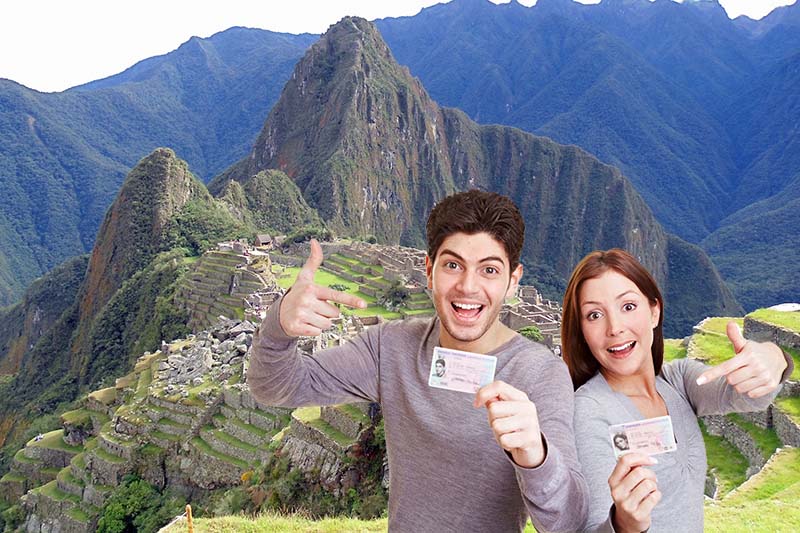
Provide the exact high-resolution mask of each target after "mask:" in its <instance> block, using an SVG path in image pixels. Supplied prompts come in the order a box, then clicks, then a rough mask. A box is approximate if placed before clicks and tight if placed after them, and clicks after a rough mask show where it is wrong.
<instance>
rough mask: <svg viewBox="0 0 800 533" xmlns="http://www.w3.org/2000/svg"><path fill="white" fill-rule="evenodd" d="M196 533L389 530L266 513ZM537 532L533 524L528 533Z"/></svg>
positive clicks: (223, 520)
mask: <svg viewBox="0 0 800 533" xmlns="http://www.w3.org/2000/svg"><path fill="white" fill-rule="evenodd" d="M193 524H194V530H195V531H196V532H197V533H234V532H235V533H268V532H269V533H386V530H387V529H388V527H389V523H388V520H387V519H386V518H378V519H375V520H358V519H356V518H344V517H332V518H323V519H320V520H313V519H311V518H307V517H305V516H301V515H282V514H278V513H273V512H267V513H264V514H262V515H260V516H258V517H256V518H249V517H246V516H222V517H218V518H197V519H194V520H193ZM163 531H164V532H165V533H183V532H184V531H186V520H180V521H178V522H176V523H175V524H172V525H171V526H169V527H168V528H165V529H164V530H163ZM534 531H535V530H534V529H533V526H531V523H530V520H529V521H528V524H527V526H526V527H525V533H532V532H534Z"/></svg>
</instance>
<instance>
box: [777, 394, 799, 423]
mask: <svg viewBox="0 0 800 533" xmlns="http://www.w3.org/2000/svg"><path fill="white" fill-rule="evenodd" d="M775 405H777V406H778V409H780V410H781V411H783V412H784V413H786V414H787V415H789V418H791V419H792V420H793V421H794V423H795V424H800V397H797V396H791V397H788V398H778V399H777V400H775Z"/></svg>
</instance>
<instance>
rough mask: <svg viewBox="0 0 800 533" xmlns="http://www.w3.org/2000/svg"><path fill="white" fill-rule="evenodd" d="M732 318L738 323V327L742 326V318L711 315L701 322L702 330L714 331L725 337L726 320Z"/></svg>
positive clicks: (741, 327) (728, 320) (726, 334)
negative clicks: (711, 316)
mask: <svg viewBox="0 0 800 533" xmlns="http://www.w3.org/2000/svg"><path fill="white" fill-rule="evenodd" d="M731 320H733V321H734V322H736V323H737V324H739V328H740V329H743V328H744V318H736V317H713V318H709V319H708V320H706V321H705V323H704V324H703V331H707V332H709V333H716V334H717V335H722V336H723V337H727V336H728V333H727V327H728V322H730V321H731Z"/></svg>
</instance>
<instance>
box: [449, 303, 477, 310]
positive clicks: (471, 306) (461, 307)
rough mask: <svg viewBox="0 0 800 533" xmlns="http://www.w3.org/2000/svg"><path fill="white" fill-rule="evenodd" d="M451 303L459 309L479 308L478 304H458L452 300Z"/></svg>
mask: <svg viewBox="0 0 800 533" xmlns="http://www.w3.org/2000/svg"><path fill="white" fill-rule="evenodd" d="M453 305H454V306H456V307H458V308H459V309H467V310H472V309H480V308H481V305H480V304H459V303H455V302H453Z"/></svg>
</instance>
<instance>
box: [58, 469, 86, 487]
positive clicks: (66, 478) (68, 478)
mask: <svg viewBox="0 0 800 533" xmlns="http://www.w3.org/2000/svg"><path fill="white" fill-rule="evenodd" d="M56 479H58V480H60V481H62V482H66V483H70V484H72V485H78V486H79V487H85V486H86V483H85V482H84V481H83V480H82V479H78V478H76V477H75V476H73V475H72V472H71V471H70V468H69V467H68V466H65V467H64V468H62V469H61V470H60V471H59V472H58V475H57V476H56Z"/></svg>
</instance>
